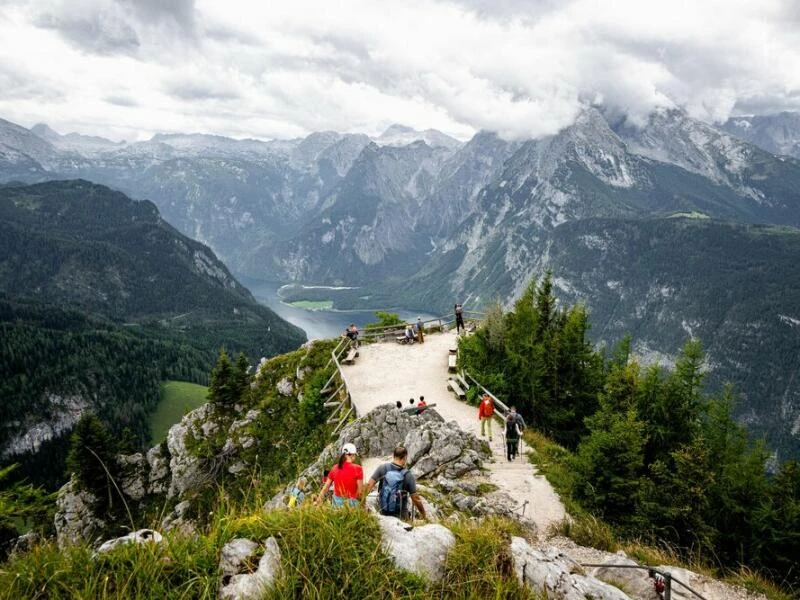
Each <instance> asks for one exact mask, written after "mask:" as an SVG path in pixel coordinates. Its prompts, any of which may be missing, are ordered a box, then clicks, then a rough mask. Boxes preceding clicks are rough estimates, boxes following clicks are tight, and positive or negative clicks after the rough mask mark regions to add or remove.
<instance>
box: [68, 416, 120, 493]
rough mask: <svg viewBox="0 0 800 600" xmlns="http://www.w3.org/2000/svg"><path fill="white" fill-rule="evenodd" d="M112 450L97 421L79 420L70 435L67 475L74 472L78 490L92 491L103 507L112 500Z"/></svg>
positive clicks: (110, 443)
mask: <svg viewBox="0 0 800 600" xmlns="http://www.w3.org/2000/svg"><path fill="white" fill-rule="evenodd" d="M116 451H117V448H116V445H115V442H114V439H113V438H112V437H111V434H110V433H109V431H108V429H107V428H106V427H105V425H103V423H102V422H100V419H98V418H97V417H96V416H94V415H92V414H86V415H84V416H83V417H81V419H80V421H78V424H77V425H76V426H75V430H74V431H73V433H72V438H71V445H70V450H69V453H68V454H67V475H69V473H75V475H76V476H77V478H78V482H79V483H80V485H81V487H83V488H84V489H87V490H89V491H90V492H92V494H94V495H95V496H96V497H97V499H98V501H99V502H100V504H101V506H104V507H106V508H107V507H110V505H111V502H112V498H113V497H114V492H113V482H112V479H113V478H114V477H116V475H117V467H116V459H115V455H116Z"/></svg>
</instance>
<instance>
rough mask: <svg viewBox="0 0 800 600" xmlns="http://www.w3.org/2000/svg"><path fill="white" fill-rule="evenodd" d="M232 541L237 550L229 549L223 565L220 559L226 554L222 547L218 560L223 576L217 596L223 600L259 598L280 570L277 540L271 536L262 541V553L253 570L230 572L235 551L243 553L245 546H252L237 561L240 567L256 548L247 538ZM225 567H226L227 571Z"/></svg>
mask: <svg viewBox="0 0 800 600" xmlns="http://www.w3.org/2000/svg"><path fill="white" fill-rule="evenodd" d="M234 542H237V543H238V546H239V548H238V549H237V550H234V549H233V548H231V549H229V555H228V557H227V561H228V562H226V564H225V565H224V567H223V563H222V560H226V556H225V549H224V548H223V559H222V560H221V561H220V569H222V570H223V578H222V585H221V586H220V589H219V597H220V598H224V599H225V600H259V599H260V598H262V597H263V596H264V593H265V592H266V591H267V590H268V589H269V588H270V587H272V586H273V585H274V583H275V579H276V577H277V576H278V575H279V574H280V571H281V550H280V548H279V547H278V542H277V541H275V538H273V537H271V538H269V539H267V540H266V541H265V542H264V554H263V555H262V556H261V559H260V560H259V561H258V568H257V569H256V570H255V572H253V573H235V574H231V572H230V569H231V568H232V566H233V562H232V561H233V560H234V559H235V555H236V553H237V552H242V553H243V552H245V551H246V549H247V548H251V547H252V548H253V551H252V552H251V553H250V554H249V555H248V556H247V557H245V558H244V561H243V562H241V563H239V568H241V567H242V566H243V565H245V564H246V561H247V560H248V559H250V558H252V557H253V556H254V552H255V549H257V548H258V545H257V544H255V543H254V542H250V541H249V540H234ZM245 542H249V544H245ZM229 544H230V543H229ZM229 544H226V546H225V547H226V548H227V547H228V545H229ZM250 544H252V546H250ZM225 569H228V572H227V573H226V571H225Z"/></svg>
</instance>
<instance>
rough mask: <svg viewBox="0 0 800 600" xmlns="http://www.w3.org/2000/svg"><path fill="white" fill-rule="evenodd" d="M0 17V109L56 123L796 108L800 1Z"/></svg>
mask: <svg viewBox="0 0 800 600" xmlns="http://www.w3.org/2000/svg"><path fill="white" fill-rule="evenodd" d="M522 5H527V6H524V8H521V6H522ZM0 15H2V16H0V82H2V83H5V84H6V85H4V86H3V87H4V89H5V90H7V91H4V93H3V94H2V95H1V96H0V117H5V118H8V119H10V120H15V121H17V122H20V123H21V124H23V125H32V124H33V123H35V122H37V121H45V122H47V123H49V124H50V125H51V126H53V127H54V128H55V129H56V130H59V131H61V132H66V131H72V130H78V131H81V132H83V133H90V134H100V135H103V134H106V135H108V134H109V132H113V133H114V134H115V135H117V136H125V137H127V138H128V139H131V138H137V137H139V138H141V137H143V136H146V135H149V134H151V133H153V132H155V131H204V132H210V133H217V134H222V135H233V136H236V137H248V136H253V137H291V136H298V135H304V134H306V133H308V132H310V131H314V130H322V129H334V130H339V131H364V132H367V133H371V134H375V133H379V132H380V131H381V130H382V129H383V128H385V127H386V126H387V125H388V124H390V123H394V122H401V123H405V124H408V125H411V126H414V127H417V128H420V129H424V128H428V127H433V128H438V129H442V130H443V131H445V132H447V133H450V134H453V135H456V136H458V137H462V138H464V137H467V136H469V135H470V134H472V133H473V132H474V131H475V130H478V129H490V130H495V131H498V132H500V133H501V135H504V136H506V137H536V136H541V135H546V134H550V133H555V132H556V131H558V130H559V129H560V128H562V127H564V126H566V125H568V124H570V123H571V121H572V120H573V119H574V117H575V114H576V113H577V111H578V110H579V108H580V106H581V104H582V103H585V102H587V101H592V102H597V101H598V100H600V99H601V101H602V102H603V103H604V104H605V105H606V106H609V107H610V108H612V109H613V110H615V111H619V112H621V113H624V114H626V115H627V116H628V117H629V119H630V120H631V121H633V122H640V121H641V120H642V119H643V118H644V116H646V115H647V113H648V112H649V111H651V110H652V109H653V108H655V107H661V106H681V107H684V108H685V109H686V110H688V111H689V112H690V113H691V114H692V115H694V116H697V117H699V118H702V119H705V120H722V119H725V118H726V117H727V116H729V115H730V114H736V113H746V112H752V111H755V110H757V111H759V112H769V111H777V110H786V109H790V110H792V109H793V110H800V34H799V33H798V32H800V10H799V9H797V8H796V3H795V0H726V1H724V2H723V1H722V0H695V1H689V0H671V1H669V2H667V1H656V0H651V1H648V2H641V1H639V0H617V1H615V2H613V3H599V2H597V1H596V0H565V1H563V2H562V1H558V2H557V1H555V0H539V1H537V2H529V3H528V2H526V3H518V2H510V1H502V2H498V1H496V0H493V1H489V0H461V1H460V2H456V1H451V2H445V1H442V0H440V1H437V2H427V1H426V2H423V1H422V0H406V1H405V2H402V3H376V2H374V1H372V0H342V1H340V2H323V1H321V0H318V1H312V0H295V1H293V2H291V3H289V2H254V1H246V0H226V2H224V3H221V2H216V1H213V0H198V1H197V2H193V1H192V0H171V1H168V2H162V1H161V0H143V1H141V0H69V1H67V0H36V1H34V0H30V1H29V2H26V1H22V0H14V2H8V1H6V3H5V4H4V10H3V11H2V13H0Z"/></svg>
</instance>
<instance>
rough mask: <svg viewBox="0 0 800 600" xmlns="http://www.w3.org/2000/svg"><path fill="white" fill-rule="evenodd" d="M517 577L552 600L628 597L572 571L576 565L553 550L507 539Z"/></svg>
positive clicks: (604, 584)
mask: <svg viewBox="0 0 800 600" xmlns="http://www.w3.org/2000/svg"><path fill="white" fill-rule="evenodd" d="M511 555H512V561H513V564H514V571H515V572H516V574H517V579H518V580H519V582H520V583H522V584H523V585H527V586H529V587H531V588H533V589H535V590H537V591H538V592H540V593H542V594H544V595H545V596H547V597H548V598H552V599H554V600H556V599H558V600H630V598H629V596H627V595H626V594H624V593H623V592H622V591H620V590H619V589H618V588H615V587H614V586H611V585H609V584H607V583H604V582H602V581H600V580H599V579H596V578H594V577H591V576H586V575H582V574H580V573H573V571H574V570H575V568H576V565H575V564H574V563H572V562H570V561H569V559H567V558H566V557H565V556H564V555H563V554H561V553H559V552H557V551H547V552H540V551H538V550H534V549H533V548H531V546H530V545H529V544H528V542H526V541H525V540H524V539H523V538H520V537H513V538H511Z"/></svg>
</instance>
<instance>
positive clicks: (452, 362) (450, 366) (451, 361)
mask: <svg viewBox="0 0 800 600" xmlns="http://www.w3.org/2000/svg"><path fill="white" fill-rule="evenodd" d="M447 370H448V371H455V370H456V355H455V354H451V355H450V356H448V357H447Z"/></svg>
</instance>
